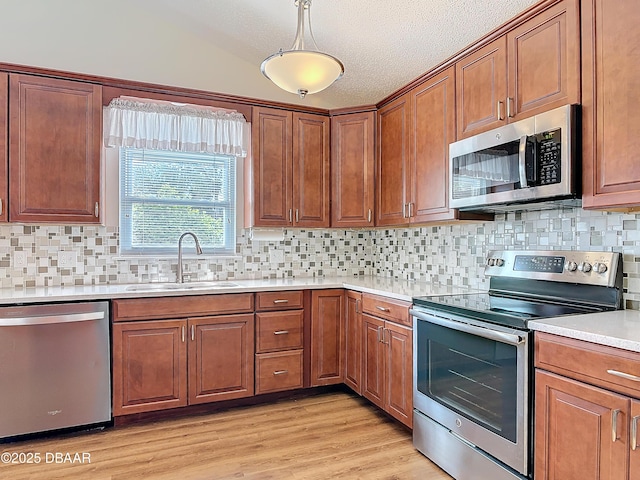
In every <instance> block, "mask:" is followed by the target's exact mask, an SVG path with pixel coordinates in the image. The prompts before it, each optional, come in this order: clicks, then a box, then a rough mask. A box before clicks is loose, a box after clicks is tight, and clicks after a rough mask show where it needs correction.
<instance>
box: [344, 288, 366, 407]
mask: <svg viewBox="0 0 640 480" xmlns="http://www.w3.org/2000/svg"><path fill="white" fill-rule="evenodd" d="M344 311H345V315H344V323H345V325H344V333H345V336H344V337H345V338H344V343H345V355H344V383H345V385H347V387H349V388H350V389H351V390H353V391H354V392H356V393H357V394H360V395H361V394H362V293H360V292H353V291H351V290H347V291H346V292H345V310H344Z"/></svg>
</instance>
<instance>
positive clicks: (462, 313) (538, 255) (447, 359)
mask: <svg viewBox="0 0 640 480" xmlns="http://www.w3.org/2000/svg"><path fill="white" fill-rule="evenodd" d="M485 275H487V276H490V277H491V279H490V281H489V291H488V293H469V294H462V295H454V296H442V297H415V298H414V299H413V302H414V307H413V309H412V310H411V313H412V315H413V319H414V335H413V339H414V348H413V352H414V362H413V375H414V394H413V404H414V414H413V415H414V416H413V425H414V427H413V428H414V429H413V444H414V446H415V447H416V448H417V449H418V450H419V451H421V452H422V453H423V454H425V455H426V456H427V457H429V458H430V459H431V460H432V461H434V462H435V463H437V464H438V465H439V466H440V467H441V468H442V469H443V470H445V471H446V472H448V473H449V474H450V475H452V476H453V477H454V478H456V479H457V480H478V479H490V480H503V479H505V480H506V479H508V480H514V479H525V478H533V472H532V465H533V428H532V425H533V375H532V373H533V372H532V370H533V361H532V359H533V346H532V343H533V342H532V339H533V335H532V333H531V332H530V331H529V329H528V328H527V323H528V321H529V320H530V319H534V318H536V319H539V318H548V317H556V316H560V315H576V314H581V313H593V312H599V311H604V310H614V309H620V308H622V259H621V256H620V254H618V253H606V252H573V251H549V252H545V251H494V252H490V253H489V255H488V258H487V262H486V266H485Z"/></svg>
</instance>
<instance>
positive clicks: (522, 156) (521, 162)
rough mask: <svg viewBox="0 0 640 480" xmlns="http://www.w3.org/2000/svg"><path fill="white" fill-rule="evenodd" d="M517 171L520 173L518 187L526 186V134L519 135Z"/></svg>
mask: <svg viewBox="0 0 640 480" xmlns="http://www.w3.org/2000/svg"><path fill="white" fill-rule="evenodd" d="M518 173H519V174H520V188H527V187H528V186H529V184H528V183H527V136H526V135H523V136H522V137H520V149H519V151H518Z"/></svg>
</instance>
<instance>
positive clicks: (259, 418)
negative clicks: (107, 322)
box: [0, 392, 451, 480]
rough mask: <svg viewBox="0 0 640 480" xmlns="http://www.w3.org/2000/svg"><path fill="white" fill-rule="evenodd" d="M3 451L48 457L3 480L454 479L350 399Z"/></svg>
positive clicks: (2, 474) (1, 473) (300, 402)
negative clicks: (85, 457) (62, 456)
mask: <svg viewBox="0 0 640 480" xmlns="http://www.w3.org/2000/svg"><path fill="white" fill-rule="evenodd" d="M0 452H7V453H9V454H10V455H11V454H16V453H25V454H29V453H31V454H35V453H39V454H40V456H41V462H40V463H39V464H10V463H4V462H2V463H0V478H2V479H10V480H23V479H24V480H27V479H28V480H59V479H60V480H62V479H64V480H69V479H71V480H76V479H78V480H84V479H87V480H125V479H126V480H129V479H135V480H151V479H153V480H175V479H178V480H211V479H235V478H241V479H250V480H271V479H273V480H276V479H277V480H326V479H328V478H331V479H334V478H338V479H362V480H404V479H407V480H412V479H420V480H448V479H450V478H451V477H449V476H448V475H447V474H445V473H444V472H443V471H442V470H440V469H439V468H438V467H437V466H435V465H434V464H432V463H431V462H430V461H429V460H428V459H427V458H425V457H424V456H423V455H421V454H420V453H418V452H417V451H416V450H415V449H414V448H413V446H412V443H411V434H410V432H408V431H407V430H406V429H405V428H404V427H402V426H401V425H400V424H398V423H396V422H395V421H393V420H391V419H390V418H389V417H387V416H386V415H384V414H383V413H381V412H380V411H378V410H377V409H376V408H375V407H373V406H371V405H370V404H369V403H368V402H367V401H366V400H364V399H362V398H360V397H358V396H355V395H351V394H348V393H343V392H337V393H330V394H323V395H317V396H310V397H306V398H302V399H295V400H283V401H279V402H276V403H273V404H268V405H259V406H252V407H242V408H235V409H230V410H227V411H221V412H216V413H212V414H207V415H199V416H192V417H184V418H175V419H168V420H163V421H156V422H150V423H145V424H134V425H128V426H124V427H119V428H112V429H107V430H104V431H94V432H83V433H79V434H72V435H64V436H57V437H52V438H45V439H40V440H30V441H23V442H15V443H9V444H0ZM57 452H59V453H66V452H68V453H70V454H71V458H73V454H75V453H78V454H79V455H80V457H81V456H82V454H83V453H88V454H90V459H91V463H85V464H79V463H76V464H69V463H56V462H55V456H52V455H51V454H54V455H55V453H57ZM47 454H49V455H47ZM49 460H54V461H52V462H51V461H49Z"/></svg>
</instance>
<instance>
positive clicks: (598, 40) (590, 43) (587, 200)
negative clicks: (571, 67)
mask: <svg viewBox="0 0 640 480" xmlns="http://www.w3.org/2000/svg"><path fill="white" fill-rule="evenodd" d="M638 24H640V8H638V2H637V1H635V0H607V2H606V3H605V2H604V0H589V1H583V2H582V42H583V43H582V124H583V129H582V132H583V143H582V161H583V196H582V205H583V207H584V208H626V207H637V206H638V205H640V161H638V152H639V151H640V135H638V125H640V109H638V101H637V95H638V92H639V91H640V31H639V30H638V28H637V27H638Z"/></svg>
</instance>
